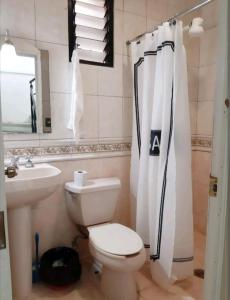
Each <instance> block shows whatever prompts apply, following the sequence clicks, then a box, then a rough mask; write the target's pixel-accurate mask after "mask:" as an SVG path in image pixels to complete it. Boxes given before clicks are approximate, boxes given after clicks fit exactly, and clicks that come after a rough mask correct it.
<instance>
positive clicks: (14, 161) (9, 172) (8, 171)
mask: <svg viewBox="0 0 230 300" xmlns="http://www.w3.org/2000/svg"><path fill="white" fill-rule="evenodd" d="M19 159H20V156H12V157H11V158H10V164H9V165H8V166H6V167H5V170H4V171H5V175H6V176H7V177H8V178H13V177H15V176H17V175H18V173H17V169H18V161H19Z"/></svg>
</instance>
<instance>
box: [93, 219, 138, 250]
mask: <svg viewBox="0 0 230 300" xmlns="http://www.w3.org/2000/svg"><path fill="white" fill-rule="evenodd" d="M88 230H89V238H90V241H91V243H92V244H93V245H94V246H95V247H96V248H97V249H98V250H101V251H102V252H104V253H108V254H112V255H117V256H129V255H134V254H137V253H139V252H140V251H141V250H142V248H143V242H142V240H141V238H140V237H139V235H138V234H137V233H136V232H135V231H133V230H132V229H130V228H128V227H126V226H123V225H121V224H116V223H113V224H103V225H98V226H92V227H88Z"/></svg>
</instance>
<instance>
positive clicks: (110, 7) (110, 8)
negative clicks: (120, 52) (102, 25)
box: [68, 0, 114, 68]
mask: <svg viewBox="0 0 230 300" xmlns="http://www.w3.org/2000/svg"><path fill="white" fill-rule="evenodd" d="M105 3H106V5H107V14H109V21H108V23H107V26H108V27H107V28H108V29H107V32H110V33H111V35H112V36H111V41H110V43H109V44H107V46H109V53H110V56H111V58H110V60H109V61H107V62H104V63H102V62H97V61H90V60H84V59H80V63H81V64H87V65H95V66H103V67H110V68H113V67H114V0H106V1H105ZM75 4H76V0H68V29H69V62H71V60H72V54H73V51H74V50H75V49H76V40H77V36H76V27H77V25H76V23H75V17H76V14H77V13H76V11H75Z"/></svg>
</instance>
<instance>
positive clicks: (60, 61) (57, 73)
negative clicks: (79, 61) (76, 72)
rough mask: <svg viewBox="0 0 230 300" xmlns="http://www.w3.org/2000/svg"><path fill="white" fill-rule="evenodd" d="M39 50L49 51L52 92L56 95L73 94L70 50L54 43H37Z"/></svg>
mask: <svg viewBox="0 0 230 300" xmlns="http://www.w3.org/2000/svg"><path fill="white" fill-rule="evenodd" d="M37 47H38V48H39V49H43V50H48V51H49V70H50V91H51V92H55V93H68V92H71V76H72V74H71V72H70V69H71V68H70V63H69V48H68V47H67V46H62V45H58V44H53V43H44V42H37Z"/></svg>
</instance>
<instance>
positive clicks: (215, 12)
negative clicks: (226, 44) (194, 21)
mask: <svg viewBox="0 0 230 300" xmlns="http://www.w3.org/2000/svg"><path fill="white" fill-rule="evenodd" d="M220 2H221V1H218V0H215V1H213V2H212V3H209V4H208V5H207V6H205V7H204V8H202V10H201V17H202V18H203V19H204V28H205V29H207V28H211V27H214V26H217V25H218V18H219V6H220Z"/></svg>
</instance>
